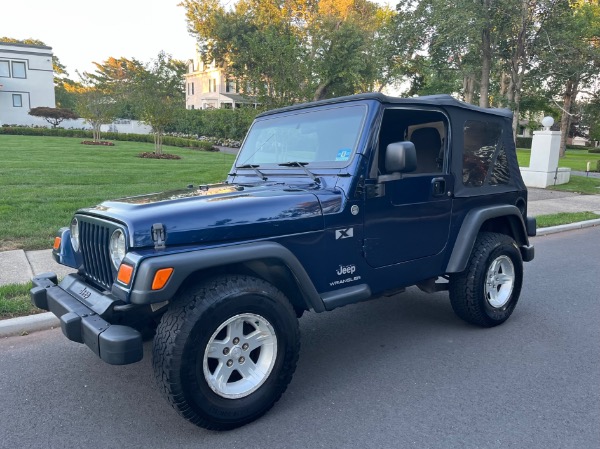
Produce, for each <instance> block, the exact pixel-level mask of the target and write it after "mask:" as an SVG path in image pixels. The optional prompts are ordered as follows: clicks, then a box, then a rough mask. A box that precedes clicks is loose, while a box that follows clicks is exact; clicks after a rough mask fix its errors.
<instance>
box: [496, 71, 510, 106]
mask: <svg viewBox="0 0 600 449" xmlns="http://www.w3.org/2000/svg"><path fill="white" fill-rule="evenodd" d="M509 87H511V83H510V75H509V74H508V73H506V72H504V71H503V72H502V73H501V74H500V98H499V99H498V107H506V103H507V100H508V90H509Z"/></svg>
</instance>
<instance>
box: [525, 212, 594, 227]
mask: <svg viewBox="0 0 600 449" xmlns="http://www.w3.org/2000/svg"><path fill="white" fill-rule="evenodd" d="M598 218H600V215H596V214H595V213H593V212H561V213H559V214H550V215H538V216H537V217H536V221H537V227H538V228H548V227H550V226H558V225H563V224H569V223H577V222H580V221H586V220H596V219H598Z"/></svg>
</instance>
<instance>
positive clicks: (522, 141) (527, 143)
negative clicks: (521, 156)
mask: <svg viewBox="0 0 600 449" xmlns="http://www.w3.org/2000/svg"><path fill="white" fill-rule="evenodd" d="M532 140H533V138H532V137H517V141H516V143H517V148H527V149H531V142H532Z"/></svg>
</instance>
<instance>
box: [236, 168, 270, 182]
mask: <svg viewBox="0 0 600 449" xmlns="http://www.w3.org/2000/svg"><path fill="white" fill-rule="evenodd" d="M258 167H260V165H252V164H245V165H238V166H237V167H235V168H250V169H252V170H254V172H255V173H256V174H257V175H258V176H260V177H261V178H262V180H263V181H266V180H267V177H266V176H265V174H264V173H263V172H261V171H260V170H259V169H258Z"/></svg>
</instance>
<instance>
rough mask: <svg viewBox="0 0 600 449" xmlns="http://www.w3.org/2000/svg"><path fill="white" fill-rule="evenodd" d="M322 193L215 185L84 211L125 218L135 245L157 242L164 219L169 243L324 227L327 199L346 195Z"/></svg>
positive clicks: (304, 188)
mask: <svg viewBox="0 0 600 449" xmlns="http://www.w3.org/2000/svg"><path fill="white" fill-rule="evenodd" d="M313 190H314V189H313ZM318 195H319V197H323V199H322V200H320V199H319V198H318V197H317V194H316V192H312V191H311V189H310V186H289V185H284V184H266V185H259V186H242V185H231V184H215V185H209V186H201V187H198V188H189V189H182V190H176V191H171V192H162V193H153V194H149V195H142V196H135V197H129V198H121V199H117V200H112V201H106V202H104V203H102V204H100V205H98V206H96V207H92V208H87V209H81V210H80V211H79V212H78V213H79V214H83V215H91V216H95V217H98V218H103V219H107V220H110V221H118V222H120V223H122V224H123V225H125V226H126V227H127V232H128V234H129V244H130V246H131V247H135V248H142V247H152V246H154V241H153V240H152V232H151V230H152V226H153V225H154V224H158V223H160V224H162V225H163V227H164V229H165V231H166V245H167V246H176V245H194V244H201V243H212V242H223V241H240V240H247V239H256V238H264V237H276V236H281V235H287V234H294V233H297V232H310V231H318V230H322V229H323V228H324V224H323V223H324V221H323V205H322V201H323V200H324V201H325V208H326V209H327V210H329V211H331V209H332V208H334V209H339V205H340V204H341V196H342V195H341V192H338V193H336V192H332V191H328V192H323V191H321V192H319V193H318ZM336 204H337V206H336Z"/></svg>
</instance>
